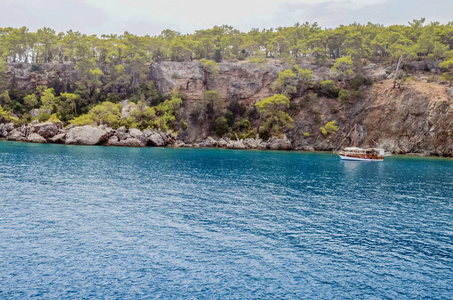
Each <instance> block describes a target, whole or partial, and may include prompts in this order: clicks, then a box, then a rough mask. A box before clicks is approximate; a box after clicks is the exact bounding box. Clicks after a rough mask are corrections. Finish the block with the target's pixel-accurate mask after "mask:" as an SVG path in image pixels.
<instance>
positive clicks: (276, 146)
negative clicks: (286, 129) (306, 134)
mask: <svg viewBox="0 0 453 300" xmlns="http://www.w3.org/2000/svg"><path fill="white" fill-rule="evenodd" d="M267 148H268V149H271V150H290V149H291V141H290V140H288V138H287V137H286V136H284V137H283V138H282V139H278V138H274V137H271V138H270V139H269V140H268V142H267Z"/></svg>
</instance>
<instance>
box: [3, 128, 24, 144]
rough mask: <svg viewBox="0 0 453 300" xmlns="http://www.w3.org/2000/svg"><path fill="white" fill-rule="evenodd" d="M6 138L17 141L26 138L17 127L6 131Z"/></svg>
mask: <svg viewBox="0 0 453 300" xmlns="http://www.w3.org/2000/svg"><path fill="white" fill-rule="evenodd" d="M6 139H8V140H9V141H19V142H23V141H26V140H27V139H26V138H25V136H24V134H23V133H22V132H20V131H19V130H18V129H13V130H12V131H11V132H9V133H8V135H7V136H6Z"/></svg>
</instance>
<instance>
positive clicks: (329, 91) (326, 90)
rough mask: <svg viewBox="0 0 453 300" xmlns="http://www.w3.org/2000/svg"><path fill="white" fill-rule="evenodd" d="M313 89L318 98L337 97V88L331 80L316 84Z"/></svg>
mask: <svg viewBox="0 0 453 300" xmlns="http://www.w3.org/2000/svg"><path fill="white" fill-rule="evenodd" d="M313 89H314V90H315V91H316V93H317V94H318V96H320V97H322V96H324V97H327V98H337V97H338V88H337V86H336V84H335V82H333V81H332V80H325V81H322V82H318V83H316V84H315V85H314V86H313Z"/></svg>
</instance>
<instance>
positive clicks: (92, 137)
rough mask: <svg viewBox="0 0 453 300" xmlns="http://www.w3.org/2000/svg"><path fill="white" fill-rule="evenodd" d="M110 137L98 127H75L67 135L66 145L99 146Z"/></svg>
mask: <svg viewBox="0 0 453 300" xmlns="http://www.w3.org/2000/svg"><path fill="white" fill-rule="evenodd" d="M107 137H108V133H107V132H106V131H105V130H102V129H100V128H97V127H91V126H90V125H85V126H81V127H75V128H72V129H70V130H69V131H68V133H67V134H66V141H65V144H67V145H98V144H100V143H102V142H104V141H105V140H106V139H107Z"/></svg>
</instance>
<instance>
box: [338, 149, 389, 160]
mask: <svg viewBox="0 0 453 300" xmlns="http://www.w3.org/2000/svg"><path fill="white" fill-rule="evenodd" d="M338 155H339V156H340V158H341V159H342V160H355V161H384V149H378V148H369V149H362V148H357V147H348V148H344V150H343V151H341V152H340V153H338Z"/></svg>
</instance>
